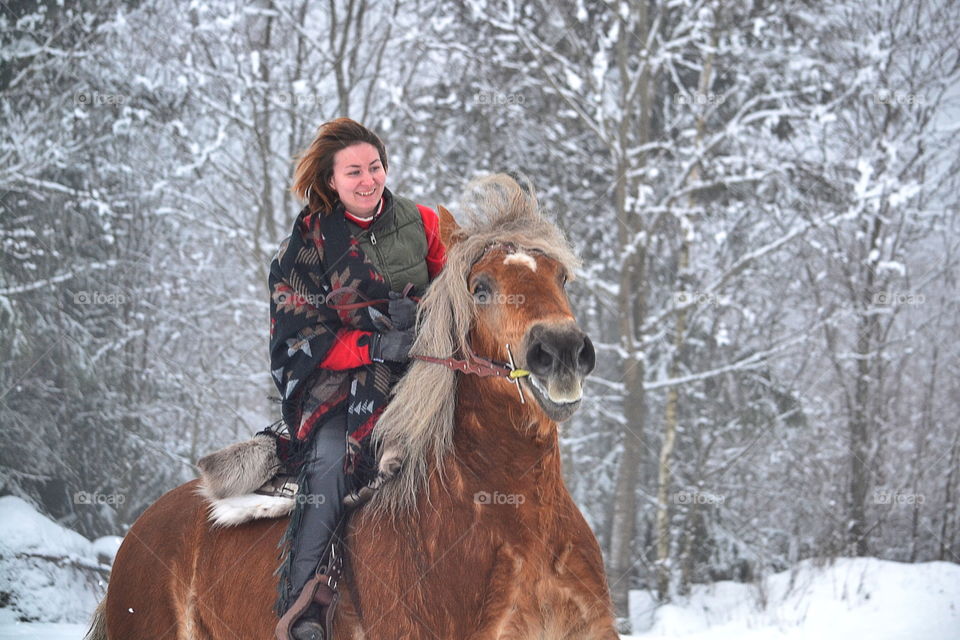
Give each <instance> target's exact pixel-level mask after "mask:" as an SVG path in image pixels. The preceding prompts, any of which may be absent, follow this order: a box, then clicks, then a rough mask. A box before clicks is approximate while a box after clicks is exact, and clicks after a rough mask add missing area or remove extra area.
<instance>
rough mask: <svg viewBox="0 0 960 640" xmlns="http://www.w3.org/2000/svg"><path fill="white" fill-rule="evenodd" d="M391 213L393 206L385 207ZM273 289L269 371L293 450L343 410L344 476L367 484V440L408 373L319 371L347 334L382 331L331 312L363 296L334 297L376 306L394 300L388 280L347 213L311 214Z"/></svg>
mask: <svg viewBox="0 0 960 640" xmlns="http://www.w3.org/2000/svg"><path fill="white" fill-rule="evenodd" d="M385 197H389V195H387V196H385ZM391 205H392V202H391V201H390V200H388V201H387V202H385V203H384V206H385V207H387V206H391ZM269 286H270V318H271V328H270V359H271V369H272V373H273V379H274V382H275V383H276V385H277V389H278V391H279V392H280V396H281V407H282V415H283V420H284V422H285V423H286V425H287V427H288V429H289V431H290V434H291V436H292V438H293V439H294V443H295V444H296V443H298V442H304V441H306V440H307V438H308V437H309V435H310V433H311V432H312V430H313V428H314V427H315V426H316V425H317V424H320V423H322V421H323V419H324V418H325V417H329V416H330V415H332V412H334V411H342V410H346V411H347V433H348V438H347V453H348V455H347V469H346V471H347V473H348V474H355V475H357V476H360V477H354V478H353V480H354V481H355V482H365V481H366V480H367V479H368V477H369V475H370V473H371V472H372V471H373V468H374V460H373V454H372V452H371V451H370V448H369V446H368V444H369V436H370V433H371V431H372V430H373V426H374V424H375V423H376V420H377V417H378V416H379V415H380V413H381V412H382V411H383V409H384V407H385V406H386V404H387V399H388V394H389V392H390V389H391V388H392V386H393V384H394V382H395V381H396V379H397V377H398V376H399V375H400V374H402V372H403V369H404V367H403V366H402V365H397V364H395V363H373V364H369V365H365V366H363V367H360V368H356V369H350V370H347V371H333V370H329V369H323V368H320V366H319V365H320V363H321V362H322V361H323V360H324V357H325V356H326V354H327V353H328V352H329V350H330V348H331V347H332V346H333V345H334V343H335V341H337V340H338V339H342V338H343V337H344V335H345V333H346V332H349V331H351V330H357V329H359V330H363V331H376V330H377V328H376V327H375V325H374V323H373V321H372V318H371V313H370V311H369V308H358V309H352V310H343V309H336V308H334V307H339V306H341V305H348V304H350V303H353V302H358V301H362V299H361V296H358V295H356V294H355V293H352V292H347V293H342V292H341V293H339V294H337V295H336V296H335V297H334V296H330V294H331V292H334V291H336V290H337V289H340V288H341V287H349V288H351V289H355V290H357V291H359V292H360V294H361V295H362V297H363V298H365V299H377V300H382V299H386V298H387V297H388V293H389V287H388V285H387V283H386V281H385V279H384V276H383V274H381V273H380V272H379V271H378V270H377V268H376V267H375V266H374V264H373V263H372V262H370V260H369V259H368V258H367V257H366V255H365V254H364V252H363V250H362V249H361V247H360V246H359V244H358V242H357V240H356V239H355V238H354V237H353V236H352V234H351V233H350V231H349V229H348V227H347V223H346V220H345V219H344V215H343V205H338V207H337V209H336V210H334V211H333V212H332V213H331V214H330V215H323V214H321V213H311V212H310V211H309V209H307V208H305V209H304V210H303V211H302V212H301V213H300V215H299V216H298V217H297V220H296V223H295V224H294V228H293V232H292V233H291V235H290V236H289V237H288V238H287V239H286V240H284V241H283V242H282V243H281V245H280V249H279V250H278V251H277V255H276V257H275V258H274V260H273V262H272V264H271V266H270V279H269ZM328 297H329V298H330V299H328ZM380 310H381V311H385V310H386V308H385V305H384V306H383V307H381V309H380ZM366 339H367V338H366V337H363V338H361V339H360V342H359V345H358V346H360V347H362V346H364V345H365V341H366Z"/></svg>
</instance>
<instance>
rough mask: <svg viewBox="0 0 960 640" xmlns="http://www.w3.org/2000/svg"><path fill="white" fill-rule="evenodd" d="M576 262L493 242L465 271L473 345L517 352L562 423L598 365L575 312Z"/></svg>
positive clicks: (538, 394)
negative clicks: (570, 290)
mask: <svg viewBox="0 0 960 640" xmlns="http://www.w3.org/2000/svg"><path fill="white" fill-rule="evenodd" d="M440 211H441V230H442V235H443V236H444V239H445V242H446V243H447V246H448V247H451V248H452V247H453V246H454V245H455V244H456V243H457V241H458V236H459V233H458V232H459V227H458V226H457V223H456V221H455V220H454V219H453V216H452V215H451V214H450V213H449V212H448V211H447V210H446V209H444V208H443V207H440ZM569 268H570V267H569V265H567V264H564V263H563V262H562V261H561V260H560V259H558V258H557V257H553V256H551V255H550V253H548V252H547V251H545V250H544V249H543V248H537V247H525V246H523V245H522V244H518V243H514V242H511V241H504V242H500V241H493V242H490V243H489V244H488V245H487V246H485V247H484V248H483V252H482V254H481V255H480V256H479V257H478V258H476V260H475V261H473V262H472V264H471V265H470V268H469V272H468V273H467V275H466V277H465V286H466V288H467V290H468V291H469V292H470V295H471V296H472V298H473V304H474V307H475V313H474V322H473V325H472V327H471V329H470V334H469V340H468V342H469V344H470V346H471V348H472V349H473V351H474V352H475V353H476V354H477V355H479V356H481V357H485V358H488V359H491V360H500V361H507V360H509V358H510V356H511V355H512V356H513V359H514V362H515V364H516V366H517V367H518V368H520V369H525V370H527V371H529V372H530V375H529V376H527V377H524V378H521V380H522V382H521V384H522V385H523V387H524V389H525V390H526V392H527V398H530V397H531V396H532V397H533V398H534V399H535V400H536V403H537V404H538V405H539V406H540V408H541V409H543V411H544V412H545V413H546V414H547V416H548V417H550V418H551V419H552V420H556V421H561V420H566V419H567V418H569V417H570V416H571V415H572V414H573V412H574V411H576V409H577V408H578V407H579V406H580V400H581V396H582V395H583V380H584V378H585V377H586V376H587V374H589V373H590V371H592V370H593V367H594V365H595V364H596V353H595V351H594V348H593V343H591V341H590V338H589V337H587V334H585V333H584V332H583V331H582V330H581V329H580V327H579V326H578V325H577V321H576V319H575V318H574V317H573V313H572V312H571V310H570V301H569V299H568V297H567V294H566V291H565V286H566V283H567V280H569V279H570V278H572V276H573V274H572V273H570V271H569ZM508 345H509V352H508V350H507V349H508Z"/></svg>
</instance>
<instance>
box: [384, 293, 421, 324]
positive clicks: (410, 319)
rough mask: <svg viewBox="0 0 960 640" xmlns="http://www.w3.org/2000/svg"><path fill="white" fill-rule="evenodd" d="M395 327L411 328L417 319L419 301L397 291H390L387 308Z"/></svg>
mask: <svg viewBox="0 0 960 640" xmlns="http://www.w3.org/2000/svg"><path fill="white" fill-rule="evenodd" d="M387 313H389V314H390V322H392V323H393V328H394V329H400V330H403V329H409V328H410V327H412V326H413V325H414V323H415V322H416V321H417V303H416V302H414V301H413V300H411V299H410V298H407V297H406V296H404V295H403V294H400V293H397V292H396V291H391V292H390V304H389V307H388V308H387Z"/></svg>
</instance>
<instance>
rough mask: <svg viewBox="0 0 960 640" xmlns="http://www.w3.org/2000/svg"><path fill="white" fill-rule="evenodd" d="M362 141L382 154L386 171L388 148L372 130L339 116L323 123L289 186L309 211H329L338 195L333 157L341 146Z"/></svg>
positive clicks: (300, 159)
mask: <svg viewBox="0 0 960 640" xmlns="http://www.w3.org/2000/svg"><path fill="white" fill-rule="evenodd" d="M360 142H366V143H368V144H372V145H373V146H374V148H376V150H377V153H378V154H379V155H380V163H381V164H382V165H383V170H384V171H386V170H387V149H386V147H384V146H383V141H382V140H381V139H380V138H379V137H378V136H377V134H375V133H374V132H373V131H370V129H367V128H366V127H365V126H363V125H362V124H360V123H359V122H356V121H355V120H351V119H350V118H337V119H336V120H331V121H330V122H324V123H323V124H322V125H320V128H319V129H318V130H317V136H316V137H315V138H314V139H313V142H311V143H310V146H309V147H307V149H306V150H305V151H303V153H301V154H300V155H299V156H298V159H299V162H298V163H297V168H296V170H295V171H294V173H293V186H292V187H291V188H290V190H291V191H293V193H294V194H296V195H297V197H299V198H300V199H301V200H306V202H307V205H308V206H309V207H310V211H311V212H314V213H316V212H317V211H323V212H324V213H330V212H331V211H333V207H334V206H335V205H336V203H337V201H338V200H339V198H338V197H337V192H336V191H334V190H333V189H331V188H330V178H332V177H333V156H334V155H335V154H336V153H337V151H340V150H341V149H346V148H347V147H350V146H353V145H355V144H357V143H360Z"/></svg>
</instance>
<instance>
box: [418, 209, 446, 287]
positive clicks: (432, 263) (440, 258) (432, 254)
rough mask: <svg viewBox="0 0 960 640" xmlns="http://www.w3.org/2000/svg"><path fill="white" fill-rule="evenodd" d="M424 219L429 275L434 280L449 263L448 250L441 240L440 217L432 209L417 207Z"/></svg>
mask: <svg viewBox="0 0 960 640" xmlns="http://www.w3.org/2000/svg"><path fill="white" fill-rule="evenodd" d="M417 209H419V210H420V217H421V218H423V229H424V231H425V232H426V234H427V273H429V274H430V279H431V280H433V279H434V278H436V277H437V274H438V273H440V270H441V269H443V265H444V264H446V262H447V250H446V249H445V248H444V247H443V242H441V240H440V216H438V215H437V212H436V211H434V210H433V209H431V208H430V207H425V206H423V205H422V204H418V205H417Z"/></svg>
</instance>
